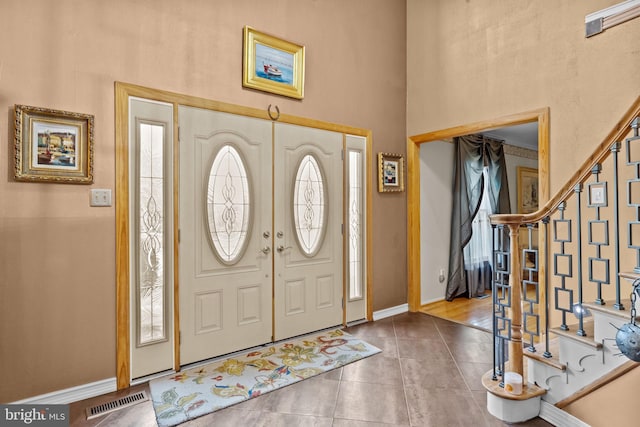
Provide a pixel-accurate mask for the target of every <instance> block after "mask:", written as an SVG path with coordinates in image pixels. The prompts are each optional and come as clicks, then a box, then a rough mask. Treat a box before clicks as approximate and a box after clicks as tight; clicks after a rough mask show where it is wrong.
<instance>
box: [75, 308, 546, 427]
mask: <svg viewBox="0 0 640 427" xmlns="http://www.w3.org/2000/svg"><path fill="white" fill-rule="evenodd" d="M347 331H348V332H349V333H351V334H352V335H356V336H358V337H360V338H362V339H364V340H365V341H367V342H369V343H371V344H373V345H375V346H376V347H378V348H380V349H382V353H379V354H377V355H375V356H372V357H369V358H367V359H364V360H361V361H358V362H355V363H352V364H350V365H347V366H344V367H342V368H340V369H336V370H333V371H330V372H327V373H325V374H323V375H320V376H317V377H314V378H311V379H308V380H305V381H301V382H299V383H296V384H293V385H291V386H288V387H285V388H282V389H279V390H276V391H274V392H271V393H268V394H265V395H263V396H260V397H258V398H256V399H253V400H250V401H247V402H243V403H240V404H238V405H235V406H232V407H229V408H227V409H223V410H220V411H217V412H214V413H212V414H209V415H205V416H203V417H200V418H197V419H194V420H191V421H188V422H186V423H184V424H182V425H183V426H190V427H196V426H197V427H200V426H221V427H223V426H233V427H237V426H269V427H271V426H282V427H285V426H286V427H288V426H295V427H306V426H309V427H311V426H314V427H325V426H326V427H331V426H333V427H347V426H348V427H383V426H386V427H389V426H429V427H455V426H460V427H463V426H464V427H467V426H469V427H480V426H487V427H494V426H496V427H497V426H503V425H507V424H505V423H502V422H501V421H499V420H497V419H496V418H494V417H493V416H491V415H490V414H489V413H488V412H487V409H486V392H485V391H484V388H483V387H482V384H481V381H480V378H481V377H482V374H484V373H485V372H487V371H488V370H490V369H491V360H492V353H491V348H492V341H491V335H490V334H489V333H487V332H483V331H481V330H478V329H473V328H470V327H465V326H462V325H459V324H456V323H452V322H449V321H446V320H442V319H438V318H435V317H431V316H429V315H426V314H422V313H405V314H401V315H397V316H394V317H390V318H386V319H383V320H379V321H377V322H372V323H366V324H362V325H358V326H354V327H351V328H348V329H347ZM135 389H147V390H148V387H147V385H146V384H145V385H139V386H137V387H135ZM120 394H126V391H125V392H121V393H120ZM114 396H118V392H115V393H110V394H108V395H104V396H99V397H95V398H92V399H87V400H84V401H81V402H76V403H73V404H72V405H71V407H70V412H71V413H70V416H71V426H74V427H77V426H117V427H121V426H122V427H125V426H135V427H144V426H156V420H155V414H154V411H153V407H152V405H151V402H150V401H149V402H144V403H140V404H138V405H135V406H133V407H130V408H126V409H122V410H120V411H117V412H114V413H111V414H107V415H104V416H102V417H99V418H95V419H93V420H90V421H87V420H86V417H85V408H86V407H88V406H92V405H96V404H100V403H102V402H104V401H107V400H109V399H112V398H113V397H114ZM518 425H519V426H532V427H546V426H550V425H551V424H549V423H547V422H546V421H544V420H542V419H539V418H536V419H534V420H531V421H528V422H526V423H521V424H518Z"/></svg>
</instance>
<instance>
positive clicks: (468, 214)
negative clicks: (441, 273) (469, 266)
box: [445, 135, 511, 301]
mask: <svg viewBox="0 0 640 427" xmlns="http://www.w3.org/2000/svg"><path fill="white" fill-rule="evenodd" d="M453 142H454V145H455V160H454V182H453V212H452V218H451V245H450V254H449V278H448V280H447V289H446V293H445V297H446V299H447V301H451V300H452V299H454V298H455V297H457V296H460V295H463V294H465V293H466V294H467V295H468V296H469V297H473V296H476V295H475V294H477V293H478V292H479V289H478V288H479V287H484V285H483V284H480V285H479V286H474V285H472V288H475V289H469V284H468V280H467V279H468V278H467V272H466V271H465V263H464V255H463V249H464V247H465V246H466V245H467V243H468V242H469V240H470V239H471V236H472V231H471V225H472V222H473V218H474V217H475V215H476V213H477V212H478V209H479V208H480V202H481V201H482V194H483V192H484V191H485V188H484V187H485V185H484V179H483V176H482V173H483V169H484V167H485V166H486V167H487V168H488V184H489V185H488V188H487V189H486V191H488V195H489V198H490V199H489V200H490V203H491V211H492V213H503V214H504V213H510V212H511V208H510V205H509V187H508V184H507V168H506V164H505V159H504V150H503V147H502V142H503V141H498V140H495V139H491V138H487V137H485V136H482V135H468V136H461V137H457V138H454V141H453ZM487 268H488V271H487ZM469 273H470V274H469V276H470V278H471V279H474V278H477V279H478V280H481V281H482V282H481V283H485V282H486V281H487V280H486V279H487V277H488V278H489V283H490V281H491V280H490V278H491V267H490V266H481V267H480V268H479V270H478V271H472V272H469ZM474 283H477V282H474Z"/></svg>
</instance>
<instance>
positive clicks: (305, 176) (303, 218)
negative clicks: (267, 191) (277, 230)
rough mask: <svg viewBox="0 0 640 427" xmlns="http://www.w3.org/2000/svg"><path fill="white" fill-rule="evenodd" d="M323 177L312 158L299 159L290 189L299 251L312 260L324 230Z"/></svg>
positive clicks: (324, 197)
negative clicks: (294, 178) (291, 188)
mask: <svg viewBox="0 0 640 427" xmlns="http://www.w3.org/2000/svg"><path fill="white" fill-rule="evenodd" d="M325 199H326V196H325V182H324V175H323V173H322V170H321V169H320V164H319V163H318V161H317V160H316V158H315V157H314V156H313V155H312V154H307V155H306V156H304V157H303V158H302V160H301V161H300V164H299V165H298V170H297V172H296V181H295V186H294V189H293V223H294V227H295V229H296V237H297V239H298V244H299V245H300V249H301V250H302V252H303V253H304V254H305V255H307V256H313V255H315V254H316V252H317V251H318V250H319V249H320V245H321V243H322V238H323V236H324V230H325V227H326V215H325V212H326V209H325V208H326V200H325Z"/></svg>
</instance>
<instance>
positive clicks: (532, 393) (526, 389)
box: [482, 369, 547, 400]
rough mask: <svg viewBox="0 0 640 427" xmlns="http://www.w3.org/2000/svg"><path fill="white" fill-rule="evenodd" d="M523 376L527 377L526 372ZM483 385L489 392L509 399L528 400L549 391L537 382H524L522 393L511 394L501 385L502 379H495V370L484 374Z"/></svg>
mask: <svg viewBox="0 0 640 427" xmlns="http://www.w3.org/2000/svg"><path fill="white" fill-rule="evenodd" d="M507 371H508V369H507ZM522 378H525V379H526V378H527V375H526V373H525V374H524V375H522ZM482 385H483V386H484V388H485V389H487V391H488V392H489V393H491V394H494V395H496V396H499V397H502V398H504V399H509V400H527V399H531V398H534V397H538V396H542V395H544V394H545V393H546V392H547V391H546V390H545V389H543V388H542V387H538V386H537V385H535V384H531V383H524V384H522V394H511V393H509V392H507V391H505V390H504V388H503V387H500V381H494V380H493V370H491V371H489V372H487V373H486V374H484V375H483V376H482Z"/></svg>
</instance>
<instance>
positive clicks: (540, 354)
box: [522, 338, 567, 372]
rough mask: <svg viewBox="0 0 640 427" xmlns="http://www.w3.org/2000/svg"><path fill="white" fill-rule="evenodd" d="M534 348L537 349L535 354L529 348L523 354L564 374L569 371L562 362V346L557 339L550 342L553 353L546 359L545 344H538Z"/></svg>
mask: <svg viewBox="0 0 640 427" xmlns="http://www.w3.org/2000/svg"><path fill="white" fill-rule="evenodd" d="M541 340H544V338H542V339H541ZM534 347H535V349H536V351H535V352H532V351H530V350H529V348H528V347H526V348H525V349H524V351H523V352H522V354H523V355H524V356H525V357H528V358H529V359H533V360H536V361H538V362H540V363H543V364H545V365H548V366H551V367H553V368H556V369H558V370H560V371H563V372H564V371H566V370H567V365H565V364H564V363H561V362H560V345H559V343H558V339H557V338H555V339H553V340H550V341H549V352H550V353H551V357H544V353H545V348H544V347H545V345H544V344H536V345H535V346H534Z"/></svg>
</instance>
